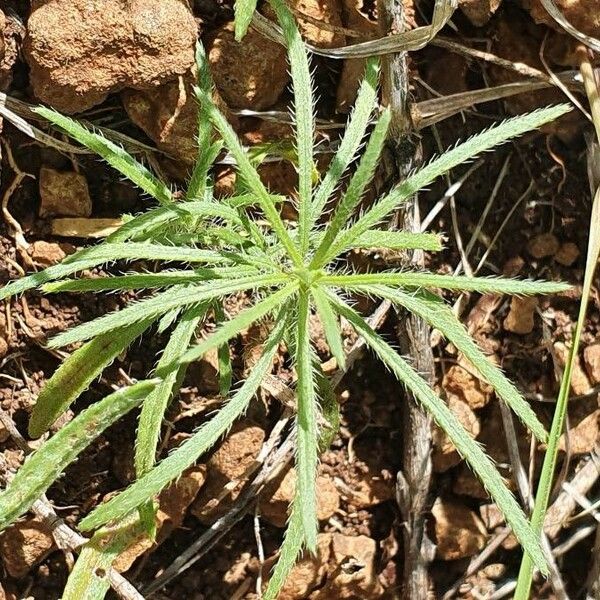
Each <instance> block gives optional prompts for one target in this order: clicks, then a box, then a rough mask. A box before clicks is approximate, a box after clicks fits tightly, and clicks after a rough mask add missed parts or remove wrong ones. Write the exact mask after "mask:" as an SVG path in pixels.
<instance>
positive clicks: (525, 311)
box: [503, 296, 538, 335]
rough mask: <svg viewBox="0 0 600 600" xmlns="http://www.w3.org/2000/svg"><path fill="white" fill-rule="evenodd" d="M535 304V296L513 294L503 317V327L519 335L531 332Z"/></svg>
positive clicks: (536, 303) (536, 302)
mask: <svg viewBox="0 0 600 600" xmlns="http://www.w3.org/2000/svg"><path fill="white" fill-rule="evenodd" d="M537 305H538V301H537V298H533V297H526V298H519V297H518V296H513V297H512V298H511V300H510V310H509V311H508V315H506V319H504V323H503V325H504V329H505V330H506V331H510V332H512V333H517V334H519V335H526V334H527V333H531V332H532V331H533V326H534V315H535V309H536V308H537Z"/></svg>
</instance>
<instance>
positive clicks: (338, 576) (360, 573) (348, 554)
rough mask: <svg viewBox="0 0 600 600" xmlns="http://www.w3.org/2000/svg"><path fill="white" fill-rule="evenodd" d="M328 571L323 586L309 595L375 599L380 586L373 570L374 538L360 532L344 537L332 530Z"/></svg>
mask: <svg viewBox="0 0 600 600" xmlns="http://www.w3.org/2000/svg"><path fill="white" fill-rule="evenodd" d="M331 540H332V544H331V550H332V553H331V562H332V563H333V564H332V565H331V566H330V574H329V576H328V578H327V582H326V583H325V585H324V586H323V587H322V588H321V589H320V590H319V591H318V592H317V593H316V594H315V595H314V596H311V598H314V600H338V598H339V599H347V600H353V599H355V598H379V597H380V596H382V595H383V589H382V587H381V585H380V584H379V582H378V581H377V574H376V572H375V555H376V552H377V544H376V542H375V540H373V539H371V538H369V537H366V536H364V535H359V536H348V535H342V534H341V533H334V534H333V535H332V536H331Z"/></svg>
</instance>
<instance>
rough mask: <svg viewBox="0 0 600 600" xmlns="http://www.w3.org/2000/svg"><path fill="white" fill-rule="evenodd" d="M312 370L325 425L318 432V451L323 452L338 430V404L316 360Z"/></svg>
mask: <svg viewBox="0 0 600 600" xmlns="http://www.w3.org/2000/svg"><path fill="white" fill-rule="evenodd" d="M313 369H314V371H315V373H316V384H317V392H318V394H319V398H320V399H321V413H322V416H323V419H324V421H325V425H324V426H323V427H322V428H321V430H320V431H319V451H320V452H325V450H328V449H329V446H331V444H332V443H333V440H334V439H335V437H336V436H337V434H338V433H339V430H340V420H341V415H340V403H339V402H338V398H337V395H336V393H335V390H334V388H333V385H332V383H331V381H330V379H329V377H327V375H325V373H323V368H322V367H321V363H320V362H319V361H318V360H317V361H315V362H314V363H313Z"/></svg>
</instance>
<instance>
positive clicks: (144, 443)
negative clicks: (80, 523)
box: [135, 301, 211, 537]
mask: <svg viewBox="0 0 600 600" xmlns="http://www.w3.org/2000/svg"><path fill="white" fill-rule="evenodd" d="M210 305H211V303H210V302H209V301H206V302H203V303H202V304H199V305H198V306H194V307H192V308H189V309H188V310H186V311H185V312H184V314H183V315H182V316H181V318H180V319H179V322H178V324H177V326H176V327H175V329H174V331H173V333H172V334H171V337H170V338H169V342H168V343H167V345H166V346H165V350H164V352H163V354H162V356H161V358H160V360H159V361H158V365H157V367H156V369H157V370H162V369H164V368H165V367H166V366H170V365H172V364H173V363H174V362H176V361H177V359H179V357H180V356H181V355H182V354H183V353H184V352H185V351H186V350H187V348H188V346H189V345H190V342H191V340H192V337H193V335H194V333H195V331H196V329H197V327H198V323H199V322H200V321H201V320H202V319H203V318H204V316H205V315H206V312H207V311H208V309H209V307H210ZM186 367H187V365H182V366H181V367H180V368H179V369H173V370H172V371H170V372H169V373H167V375H165V377H164V379H163V380H162V381H161V382H160V384H158V385H157V386H156V388H155V389H154V390H153V391H152V393H151V394H150V395H149V396H148V397H147V398H146V400H144V403H143V405H142V411H141V413H140V418H139V423H138V430H137V435H136V438H135V474H136V478H137V479H139V478H140V477H142V476H143V475H145V474H146V473H148V472H149V471H150V470H151V469H152V467H153V466H154V463H155V461H156V452H157V449H158V442H159V439H160V430H161V427H162V423H163V418H164V415H165V411H166V410H167V407H168V405H169V402H170V401H171V399H172V398H173V395H174V391H175V390H177V389H178V388H179V386H180V385H181V382H182V380H183V377H184V375H185V371H186ZM155 516H156V511H155V507H154V502H152V501H151V502H149V503H147V504H146V506H144V507H141V508H140V518H141V520H142V522H143V525H144V528H145V530H146V531H148V532H149V533H150V534H151V535H152V537H154V533H155V532H154V530H155Z"/></svg>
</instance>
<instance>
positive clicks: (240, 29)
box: [233, 0, 256, 42]
mask: <svg viewBox="0 0 600 600" xmlns="http://www.w3.org/2000/svg"><path fill="white" fill-rule="evenodd" d="M233 10H234V15H235V39H236V41H237V42H239V41H241V40H242V39H243V37H244V36H245V35H246V32H247V31H248V27H249V26H250V22H251V21H252V16H253V15H254V11H255V10H256V0H235V4H234V6H233Z"/></svg>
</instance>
